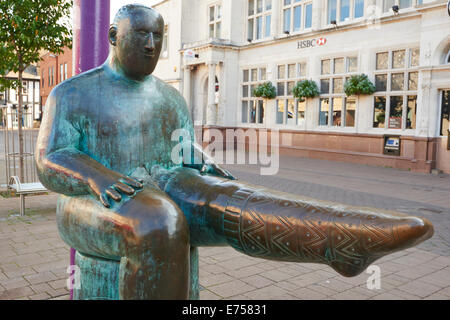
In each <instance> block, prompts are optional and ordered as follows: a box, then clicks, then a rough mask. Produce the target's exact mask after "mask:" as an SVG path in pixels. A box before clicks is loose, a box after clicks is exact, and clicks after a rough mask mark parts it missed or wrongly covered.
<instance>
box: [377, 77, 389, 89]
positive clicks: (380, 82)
mask: <svg viewBox="0 0 450 320" xmlns="http://www.w3.org/2000/svg"><path fill="white" fill-rule="evenodd" d="M375 90H376V91H386V90H387V75H386V74H377V75H376V76H375Z"/></svg>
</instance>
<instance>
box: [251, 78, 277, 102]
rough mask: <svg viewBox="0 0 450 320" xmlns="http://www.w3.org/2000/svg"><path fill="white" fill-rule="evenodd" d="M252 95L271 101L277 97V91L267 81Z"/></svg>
mask: <svg viewBox="0 0 450 320" xmlns="http://www.w3.org/2000/svg"><path fill="white" fill-rule="evenodd" d="M253 95H254V96H255V97H258V98H264V99H273V98H275V97H276V96H277V90H276V88H275V87H274V86H273V85H272V83H271V82H270V81H267V82H264V83H263V84H260V85H259V86H258V87H257V88H256V89H254V90H253Z"/></svg>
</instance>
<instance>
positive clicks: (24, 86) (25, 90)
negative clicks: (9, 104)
mask: <svg viewBox="0 0 450 320" xmlns="http://www.w3.org/2000/svg"><path fill="white" fill-rule="evenodd" d="M27 86H28V82H26V81H22V94H28V88H27Z"/></svg>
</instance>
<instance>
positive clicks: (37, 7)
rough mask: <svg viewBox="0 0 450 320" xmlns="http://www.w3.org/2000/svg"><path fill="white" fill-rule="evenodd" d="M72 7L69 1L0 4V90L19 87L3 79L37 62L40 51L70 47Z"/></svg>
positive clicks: (14, 0)
mask: <svg viewBox="0 0 450 320" xmlns="http://www.w3.org/2000/svg"><path fill="white" fill-rule="evenodd" d="M72 5H73V0H20V1H17V0H1V1H0V57H1V59H0V87H8V88H9V87H17V86H20V85H21V84H20V83H17V81H16V82H13V81H10V80H6V79H5V78H4V76H5V75H6V74H7V73H8V72H10V71H12V72H16V73H17V72H20V73H21V72H23V71H24V70H25V68H26V67H27V66H28V65H30V64H33V63H37V62H39V60H40V57H39V56H40V53H41V51H42V50H48V51H50V52H53V53H61V52H62V49H63V48H64V47H65V46H68V47H71V43H72V31H71V25H70V20H69V16H70V10H71V7H72Z"/></svg>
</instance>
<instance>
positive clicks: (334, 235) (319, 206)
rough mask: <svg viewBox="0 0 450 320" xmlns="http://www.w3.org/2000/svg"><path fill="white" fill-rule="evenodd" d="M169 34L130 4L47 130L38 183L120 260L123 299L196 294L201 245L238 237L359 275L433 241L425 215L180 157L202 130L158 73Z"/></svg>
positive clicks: (73, 230)
mask: <svg viewBox="0 0 450 320" xmlns="http://www.w3.org/2000/svg"><path fill="white" fill-rule="evenodd" d="M163 32H164V21H163V19H162V17H161V16H160V15H159V14H158V13H157V12H156V11H154V10H153V9H151V8H148V7H145V6H141V5H127V6H125V7H123V8H122V9H120V11H119V12H118V13H117V15H116V17H115V19H114V23H113V24H112V26H111V28H110V30H109V42H110V48H111V49H110V55H109V57H108V59H107V61H106V62H105V63H104V64H103V65H102V66H100V67H98V68H96V69H93V70H90V71H88V72H86V73H83V74H80V75H78V76H75V77H73V78H71V79H68V80H67V81H64V82H63V83H61V84H60V85H58V86H57V87H56V88H54V89H53V91H52V92H51V94H50V96H49V98H48V101H47V104H46V108H45V115H44V120H43V123H42V126H41V129H40V132H39V137H38V144H37V153H36V162H37V168H38V172H39V177H40V180H41V182H42V183H43V184H44V185H45V186H46V187H47V188H48V189H49V190H52V191H55V192H57V193H60V194H61V196H60V198H59V200H58V207H57V223H58V228H59V232H60V235H61V237H62V238H63V240H64V241H65V242H66V243H68V244H69V245H70V246H72V247H73V248H75V249H76V250H77V251H78V252H80V253H82V254H84V255H87V256H89V257H94V258H95V257H99V258H101V259H106V260H113V261H115V262H117V264H119V271H118V279H119V280H118V283H119V285H118V288H117V290H118V297H119V298H120V299H187V298H189V290H190V288H189V286H190V284H189V281H190V280H189V279H190V260H189V259H190V250H191V247H198V246H220V245H231V246H233V247H234V248H236V249H237V250H240V251H241V252H243V253H245V254H247V255H250V256H255V257H261V258H266V259H274V260H279V261H297V262H315V263H325V264H328V265H330V266H331V267H332V268H334V269H335V270H336V271H337V272H339V273H340V274H342V275H344V276H354V275H357V274H359V273H361V272H362V271H364V270H365V268H366V267H367V266H368V265H369V264H370V263H372V262H373V261H374V260H375V259H378V258H380V257H381V256H383V255H386V254H389V253H391V252H394V251H398V250H401V249H405V248H408V247H411V246H413V245H416V244H418V243H420V242H422V241H424V240H426V239H428V238H429V237H431V235H432V234H433V227H432V225H431V224H430V223H429V222H428V221H427V220H425V219H419V218H416V217H410V216H405V215H401V214H398V213H395V212H391V211H381V210H375V209H374V210H372V209H368V208H353V207H347V206H344V205H339V204H333V203H325V202H321V201H317V200H313V199H307V198H302V197H299V196H295V195H291V194H287V193H281V192H277V191H273V190H268V189H265V188H262V187H258V186H252V185H250V184H247V183H244V182H239V181H237V180H235V179H233V177H232V176H231V175H230V174H229V173H228V172H227V171H225V170H223V169H221V168H219V167H218V166H217V165H215V164H214V163H213V162H210V161H208V162H204V163H201V164H199V165H198V166H196V165H195V164H194V165H187V164H186V165H183V164H176V163H175V162H174V161H173V159H172V157H171V154H172V150H173V148H174V147H175V146H176V145H178V143H179V142H178V141H172V138H171V136H172V133H173V132H174V131H175V130H177V129H184V130H187V132H189V133H190V136H191V137H194V130H193V125H192V123H191V120H190V118H189V113H188V109H187V106H186V103H185V101H184V99H183V98H182V96H181V95H180V94H179V93H178V91H177V90H175V89H174V88H173V87H171V86H170V85H167V84H165V83H164V82H163V81H161V80H159V79H158V78H156V77H155V76H153V75H152V72H153V70H154V68H155V66H156V63H157V61H158V57H159V55H160V51H161V47H162V41H163ZM191 145H194V142H193V141H192V142H191ZM195 150H196V154H197V156H198V153H200V155H201V151H199V147H198V146H195Z"/></svg>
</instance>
